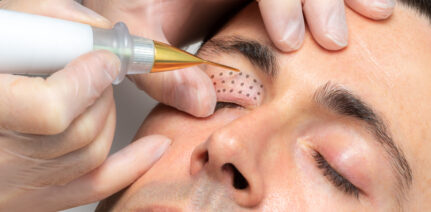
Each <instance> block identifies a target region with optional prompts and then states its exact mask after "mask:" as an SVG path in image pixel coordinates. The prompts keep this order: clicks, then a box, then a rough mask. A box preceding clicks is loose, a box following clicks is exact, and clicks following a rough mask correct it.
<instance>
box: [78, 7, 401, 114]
mask: <svg viewBox="0 0 431 212" xmlns="http://www.w3.org/2000/svg"><path fill="white" fill-rule="evenodd" d="M83 2H84V5H85V6H87V7H89V8H91V9H94V10H95V11H98V12H100V13H101V14H102V15H103V16H105V17H106V18H108V19H109V20H111V21H112V22H118V21H123V22H125V23H126V24H127V25H128V26H129V29H130V31H131V32H132V33H133V34H136V35H139V36H144V37H147V38H151V39H155V40H158V41H163V42H166V43H171V44H173V45H181V44H184V43H188V42H189V41H190V40H193V39H195V38H197V37H199V36H200V37H202V36H204V35H205V34H207V33H208V31H209V30H211V27H212V26H213V24H214V22H215V20H217V19H219V18H221V17H223V16H225V15H226V12H227V11H229V10H230V9H232V8H235V7H238V6H239V5H241V4H244V3H248V2H249V1H246V0H217V1H215V0H175V1H163V0H135V1H124V0H85V1H83ZM345 2H346V3H347V4H348V5H349V6H351V7H352V8H353V9H354V10H356V11H358V12H359V13H361V14H363V15H365V16H367V17H370V18H372V19H376V20H379V19H385V18H387V17H389V16H390V15H391V13H392V11H393V8H394V5H395V0H346V1H345ZM259 6H260V10H261V13H262V17H263V19H264V23H265V26H266V28H267V31H268V33H269V35H270V37H271V39H272V41H273V42H274V44H275V45H276V46H277V47H278V48H279V49H280V50H282V51H287V52H288V51H294V50H297V49H298V48H300V46H301V44H302V42H303V39H304V33H305V24H304V16H303V11H304V13H305V18H306V20H307V23H308V25H309V27H310V29H311V32H312V34H313V36H314V38H315V39H316V40H317V42H318V43H319V44H320V45H322V46H323V47H324V48H326V49H329V50H338V49H341V48H344V47H345V46H346V45H347V42H348V31H347V25H346V16H345V7H344V1H343V0H260V2H259ZM169 41H170V42H169ZM131 79H132V80H133V81H134V82H135V84H136V85H137V86H138V87H139V88H141V89H142V90H144V91H146V92H147V93H148V94H149V95H150V96H152V97H153V98H155V99H156V100H158V101H160V102H162V103H165V104H167V105H170V106H173V107H175V108H177V109H179V110H181V111H184V112H187V113H189V114H192V115H194V116H197V117H206V116H209V115H211V114H212V113H213V111H214V107H215V104H216V94H215V91H214V87H213V85H212V82H211V80H210V79H209V78H208V76H207V75H206V74H204V73H203V72H202V71H201V70H199V68H198V67H194V68H190V69H188V70H186V71H175V72H165V73H159V74H153V75H137V76H132V77H131Z"/></svg>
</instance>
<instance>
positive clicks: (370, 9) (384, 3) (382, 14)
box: [345, 0, 395, 20]
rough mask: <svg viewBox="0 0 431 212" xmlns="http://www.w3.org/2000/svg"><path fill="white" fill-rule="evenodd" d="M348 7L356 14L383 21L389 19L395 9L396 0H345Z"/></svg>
mask: <svg viewBox="0 0 431 212" xmlns="http://www.w3.org/2000/svg"><path fill="white" fill-rule="evenodd" d="M345 1H346V3H347V5H349V7H351V8H352V9H354V10H355V11H356V12H358V13H360V14H362V15H364V16H367V17H368V18H372V19H374V20H381V19H386V18H388V17H389V16H390V15H391V14H392V12H393V11H394V7H395V0H345Z"/></svg>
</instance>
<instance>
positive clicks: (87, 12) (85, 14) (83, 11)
mask: <svg viewBox="0 0 431 212" xmlns="http://www.w3.org/2000/svg"><path fill="white" fill-rule="evenodd" d="M73 3H74V4H73V7H74V9H75V10H76V11H77V12H78V13H79V15H80V16H81V17H80V18H79V19H80V20H81V21H83V22H86V23H88V24H90V25H93V26H96V27H101V28H109V27H111V26H112V23H111V21H109V20H108V19H106V18H105V17H103V16H101V15H99V14H98V13H96V12H94V11H93V10H91V9H89V8H87V7H85V6H83V5H81V4H79V3H78V2H75V1H74V2H73Z"/></svg>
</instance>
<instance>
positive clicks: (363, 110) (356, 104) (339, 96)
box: [313, 82, 413, 196]
mask: <svg viewBox="0 0 431 212" xmlns="http://www.w3.org/2000/svg"><path fill="white" fill-rule="evenodd" d="M313 99H314V101H315V102H317V103H318V104H319V105H323V106H325V107H326V108H328V109H330V110H331V111H334V112H336V113H337V114H340V115H343V116H348V117H353V118H355V119H358V120H360V121H363V122H365V123H366V124H367V125H368V127H369V130H370V131H371V132H372V133H373V134H374V136H375V137H377V141H378V142H379V143H380V144H381V145H382V146H383V149H384V150H385V151H386V152H387V154H388V155H389V157H390V158H391V160H390V161H391V164H392V168H393V171H394V172H395V176H396V178H397V182H398V185H399V186H398V188H399V189H398V190H399V192H398V193H399V194H400V195H401V196H402V194H403V193H404V192H403V191H404V190H405V189H407V188H408V187H409V186H410V184H411V183H412V178H413V177H412V171H411V168H410V166H409V164H408V162H407V160H406V158H405V157H404V154H403V152H402V151H401V149H400V148H398V147H397V145H396V143H395V142H394V140H393V139H392V137H391V136H390V135H391V134H390V133H389V131H388V128H387V125H386V124H385V123H384V121H383V119H382V118H381V117H380V116H378V115H377V114H376V113H375V112H374V111H373V110H372V108H371V107H370V106H368V105H367V104H365V103H364V102H363V101H362V100H360V99H359V98H358V97H356V96H355V95H353V94H352V93H351V92H350V91H349V90H347V89H345V88H343V87H341V86H339V85H336V84H333V83H331V82H328V83H326V84H325V85H324V86H322V87H320V88H319V89H317V90H316V92H315V94H314V98H313Z"/></svg>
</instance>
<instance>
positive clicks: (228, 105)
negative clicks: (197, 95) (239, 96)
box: [214, 102, 244, 111]
mask: <svg viewBox="0 0 431 212" xmlns="http://www.w3.org/2000/svg"><path fill="white" fill-rule="evenodd" d="M222 108H244V107H243V106H241V105H239V104H235V103H233V102H217V104H216V107H215V110H214V111H217V110H220V109H222Z"/></svg>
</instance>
